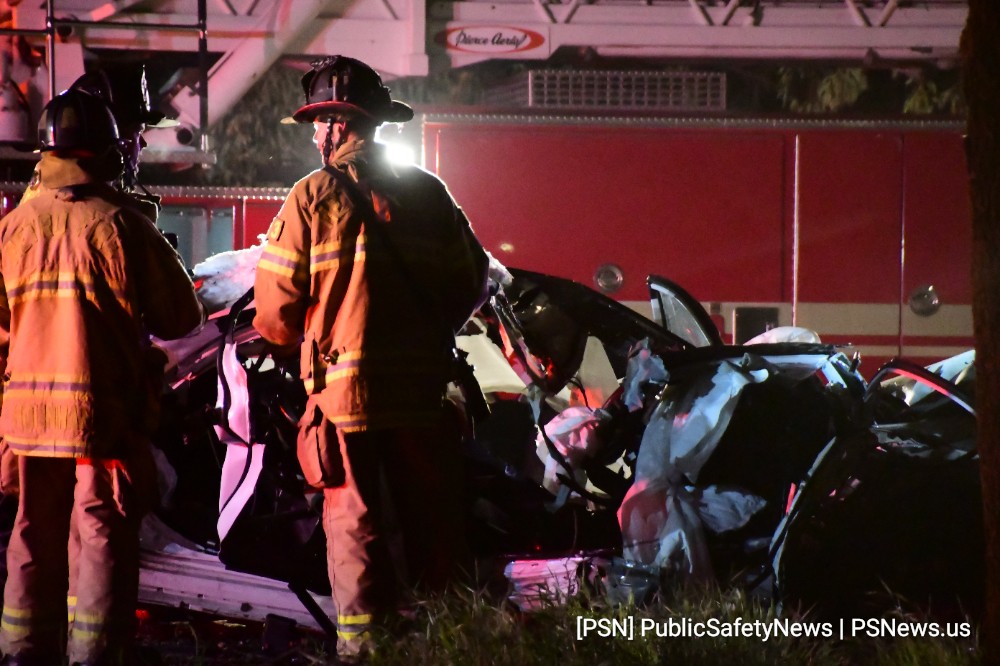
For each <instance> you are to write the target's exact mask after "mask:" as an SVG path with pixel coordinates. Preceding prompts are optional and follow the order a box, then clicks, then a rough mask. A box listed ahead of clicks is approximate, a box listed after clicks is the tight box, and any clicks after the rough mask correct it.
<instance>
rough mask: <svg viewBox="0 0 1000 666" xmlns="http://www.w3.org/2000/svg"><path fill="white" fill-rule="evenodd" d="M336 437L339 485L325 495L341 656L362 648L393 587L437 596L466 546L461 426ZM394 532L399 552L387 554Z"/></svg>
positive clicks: (394, 598) (395, 598) (389, 604)
mask: <svg viewBox="0 0 1000 666" xmlns="http://www.w3.org/2000/svg"><path fill="white" fill-rule="evenodd" d="M337 440H338V441H339V444H340V451H341V455H342V456H343V463H344V472H345V481H344V484H343V485H342V486H340V487H337V488H327V489H325V490H324V491H323V493H324V504H323V528H324V530H325V532H326V543H327V564H328V567H329V573H330V584H331V586H332V587H333V600H334V603H335V605H336V607H337V629H338V641H337V643H338V645H337V649H338V653H339V654H340V655H341V656H348V655H355V654H358V653H360V652H364V651H365V650H367V649H368V645H369V641H370V633H369V629H370V628H371V626H372V625H373V624H378V623H379V622H380V621H381V620H384V619H385V618H386V617H387V616H388V615H390V614H391V613H392V612H393V611H394V610H396V607H397V604H398V603H399V590H400V587H401V585H400V583H402V587H405V588H420V589H423V590H426V591H431V592H433V591H440V590H443V589H444V588H445V587H446V586H447V584H448V582H449V581H451V580H452V579H453V578H454V576H455V574H456V573H457V570H458V568H459V567H460V566H462V565H464V564H465V562H464V561H463V560H465V557H466V550H467V547H466V544H465V535H464V507H463V505H462V501H461V500H462V490H461V488H462V483H463V482H462V478H463V477H462V474H461V468H462V462H461V451H460V434H459V429H458V427H456V426H455V425H453V424H451V423H445V422H444V421H443V422H442V423H441V424H440V425H436V426H427V427H412V428H392V429H385V430H374V431H366V432H356V433H344V432H339V431H338V432H337ZM391 522H394V523H395V529H394V527H393V525H391ZM397 530H398V532H397ZM397 535H398V536H399V537H400V538H401V540H402V544H401V546H402V547H401V548H391V547H390V542H393V543H396V539H395V537H396V536H397ZM400 550H401V551H402V555H403V557H402V558H400V557H396V558H394V557H393V554H392V551H396V553H397V554H398V553H399V551H400ZM394 559H395V562H394ZM400 559H401V560H402V561H400ZM397 575H398V576H399V578H400V579H401V580H399V579H398V578H397Z"/></svg>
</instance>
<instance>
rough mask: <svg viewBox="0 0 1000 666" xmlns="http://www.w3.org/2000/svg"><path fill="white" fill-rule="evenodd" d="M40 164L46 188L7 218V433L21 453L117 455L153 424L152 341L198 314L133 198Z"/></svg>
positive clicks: (0, 236)
mask: <svg viewBox="0 0 1000 666" xmlns="http://www.w3.org/2000/svg"><path fill="white" fill-rule="evenodd" d="M43 159H44V161H45V166H46V168H45V169H42V170H40V172H41V174H42V182H41V185H42V186H41V187H40V188H37V191H36V192H35V193H34V194H33V196H32V197H31V198H30V200H28V201H25V202H23V203H22V204H21V205H20V206H18V207H17V208H16V209H15V210H14V211H12V212H11V213H10V214H9V215H7V216H6V217H5V218H3V220H0V368H3V369H4V370H5V374H4V385H3V396H2V398H3V402H2V408H0V433H2V434H3V437H4V440H5V442H6V444H7V445H8V446H9V447H10V448H11V450H12V451H14V452H15V453H18V454H21V455H29V456H46V457H77V458H79V457H95V458H102V457H119V456H121V455H123V454H125V453H127V452H125V451H117V450H112V449H113V448H115V447H117V446H120V445H121V442H122V441H123V440H127V435H128V434H129V433H140V432H142V430H143V429H144V428H145V427H146V426H147V425H148V424H147V423H146V407H147V404H148V400H149V395H150V393H149V390H150V387H149V386H148V385H147V377H148V375H147V372H146V370H145V368H144V357H145V352H146V349H147V347H148V335H149V334H154V335H156V336H158V337H160V338H163V339H173V338H178V337H181V336H183V335H184V334H186V333H188V332H189V331H191V330H192V329H194V328H195V327H197V326H198V325H199V323H200V322H201V321H202V308H201V305H200V304H199V302H198V299H197V297H196V296H195V292H194V288H193V285H192V284H191V280H190V279H189V277H188V275H187V273H186V272H185V270H184V268H183V266H182V264H181V261H180V257H179V256H178V255H177V253H176V252H175V251H174V249H173V248H172V247H170V244H169V243H168V242H167V241H166V239H164V238H163V236H162V234H160V232H159V231H158V230H157V229H156V227H155V226H154V225H153V223H152V222H150V220H149V219H147V218H146V217H145V216H143V215H141V214H140V213H139V212H138V211H137V210H136V209H135V207H134V206H133V205H130V204H129V200H128V199H127V197H125V196H124V195H121V194H120V193H118V192H116V191H115V190H113V189H112V188H111V187H109V186H107V185H106V184H104V183H100V182H93V179H92V177H91V176H90V175H89V174H88V173H87V172H86V171H84V170H83V169H82V168H81V167H80V165H79V164H78V163H77V162H76V161H75V160H73V159H61V158H57V157H55V156H53V155H46V156H45V157H44V158H43Z"/></svg>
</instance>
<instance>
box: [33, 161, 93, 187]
mask: <svg viewBox="0 0 1000 666" xmlns="http://www.w3.org/2000/svg"><path fill="white" fill-rule="evenodd" d="M36 168H37V170H38V176H39V182H40V183H41V184H42V187H46V188H50V189H54V190H57V189H62V188H64V187H73V186H74V185H86V184H89V183H93V182H96V179H95V178H94V176H92V175H91V174H90V173H88V172H87V171H86V170H85V169H84V168H83V167H81V166H80V161H79V159H78V158H75V157H56V156H55V155H53V154H52V153H43V154H42V159H41V161H40V162H39V163H38V166H37V167H36Z"/></svg>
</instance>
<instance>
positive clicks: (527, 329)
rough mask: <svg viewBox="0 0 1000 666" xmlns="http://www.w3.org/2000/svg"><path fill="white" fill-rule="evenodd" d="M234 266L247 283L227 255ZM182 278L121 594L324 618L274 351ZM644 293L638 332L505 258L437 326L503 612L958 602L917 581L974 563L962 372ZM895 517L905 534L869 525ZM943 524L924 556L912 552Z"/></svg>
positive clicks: (215, 291)
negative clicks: (697, 593) (457, 368)
mask: <svg viewBox="0 0 1000 666" xmlns="http://www.w3.org/2000/svg"><path fill="white" fill-rule="evenodd" d="M233 255H234V259H235V261H236V262H237V263H242V265H243V267H244V269H247V270H252V266H253V264H254V263H255V262H254V261H253V255H252V254H248V252H247V251H239V252H237V253H233ZM195 272H196V274H197V273H198V268H197V267H196V269H195ZM244 272H246V270H245V271H244ZM201 280H202V282H203V285H202V289H203V295H204V294H205V293H208V292H211V293H212V297H213V299H214V302H215V303H216V307H217V308H218V309H219V311H218V312H217V313H216V314H215V315H214V316H213V317H212V318H211V319H210V321H209V323H208V325H207V326H206V327H205V328H204V329H203V330H202V331H200V332H199V333H197V334H195V335H192V336H190V337H188V338H186V339H183V340H180V341H176V342H170V343H163V345H162V348H163V350H164V352H165V354H166V355H167V358H168V363H167V369H166V379H167V383H168V388H167V390H166V392H165V394H164V397H163V404H162V419H161V427H160V430H159V431H158V433H157V435H156V438H155V455H156V458H157V464H158V469H159V472H160V474H159V483H160V488H159V490H160V497H161V503H160V507H159V508H158V509H157V510H156V512H155V513H154V514H153V515H151V516H150V517H149V518H148V519H147V520H146V521H145V522H144V525H143V534H142V539H143V555H142V571H141V574H140V586H141V590H140V596H141V599H142V600H143V601H146V602H153V603H161V604H168V605H184V606H188V607H191V608H194V609H199V610H206V611H209V612H214V613H218V614H222V615H227V616H233V617H245V618H253V619H263V618H264V616H265V615H267V614H271V613H274V614H279V615H284V616H286V617H291V618H294V619H297V620H300V621H302V622H304V623H307V624H312V625H315V626H318V627H320V628H323V629H327V630H329V629H330V626H329V620H328V617H329V616H330V615H331V614H333V612H334V609H332V607H331V604H332V602H331V601H330V599H329V596H328V595H329V582H328V580H327V578H326V560H325V542H324V534H323V530H322V527H321V524H320V516H321V510H322V508H321V507H322V496H321V493H318V492H317V491H314V490H312V489H310V488H309V487H308V486H306V484H305V483H304V482H303V478H302V474H301V471H300V469H299V467H298V462H297V460H296V456H295V441H296V430H297V422H298V420H299V416H300V415H301V413H302V410H303V408H304V404H305V393H304V389H303V386H302V382H301V380H300V379H299V369H298V361H297V359H293V360H288V359H277V358H273V357H272V356H271V355H270V354H269V350H268V347H267V346H266V345H265V344H264V343H263V342H262V341H261V339H260V337H259V336H258V335H257V333H256V331H254V329H253V327H252V326H251V321H252V318H253V307H252V293H251V292H247V293H245V294H244V290H245V289H246V286H247V284H250V283H252V275H251V277H250V279H249V280H248V279H246V278H245V277H244V279H243V280H239V279H235V280H234V279H231V278H227V276H226V275H225V274H224V273H220V274H210V275H202V276H201ZM649 287H650V297H651V303H652V306H653V313H654V317H653V320H650V319H647V318H645V317H643V316H641V315H639V314H637V313H636V312H634V311H632V310H630V309H629V308H627V307H626V306H624V305H622V304H620V303H618V302H616V301H614V300H612V299H610V298H607V297H605V296H603V295H601V294H598V293H597V292H595V291H593V290H592V289H589V288H587V287H585V286H583V285H580V284H577V283H574V282H571V281H569V280H565V279H561V278H557V277H553V276H548V275H542V274H539V273H533V272H530V271H523V270H516V269H511V270H510V276H509V279H507V280H505V282H504V284H503V286H502V289H498V290H497V291H496V293H495V295H494V296H493V297H492V298H491V299H490V301H489V303H488V304H487V305H486V306H484V307H483V308H482V310H481V311H480V312H479V313H478V314H477V316H476V317H474V318H473V319H472V320H471V321H470V322H469V323H468V324H467V325H466V327H465V329H464V330H463V331H462V332H461V334H460V335H459V336H458V338H457V343H458V346H459V347H460V349H462V350H463V351H464V352H465V353H466V354H467V356H468V360H469V362H470V364H471V365H472V366H473V367H474V370H475V377H476V380H477V381H478V384H479V388H480V390H481V391H482V393H483V395H484V396H485V398H486V400H487V402H488V404H489V407H490V415H489V417H488V418H485V419H480V420H477V421H476V422H475V423H474V424H473V427H472V428H471V429H470V433H469V437H468V438H467V445H466V451H465V459H464V463H465V475H464V478H463V479H456V481H455V482H456V483H463V484H465V486H466V489H467V493H466V494H467V497H468V506H467V507H466V513H467V516H468V537H469V540H470V545H471V546H472V549H473V551H474V553H475V554H476V556H477V558H478V561H479V564H480V570H481V571H484V572H487V573H496V574H498V575H499V573H500V572H501V571H505V573H506V575H507V577H508V578H509V580H510V585H511V588H512V589H513V594H512V599H514V600H515V601H517V602H518V603H520V604H521V605H522V607H525V608H529V607H531V605H532V599H533V598H535V599H537V596H538V592H539V589H540V588H544V589H545V590H547V591H549V592H551V591H552V590H553V589H557V590H558V589H564V590H566V591H572V589H573V588H574V585H576V580H577V577H578V574H579V573H580V571H581V568H583V567H591V568H592V569H597V570H598V575H599V577H600V578H602V579H603V580H604V581H605V587H606V588H607V589H608V590H609V592H613V593H617V594H619V595H620V596H621V597H623V598H627V597H633V598H638V597H643V596H645V595H647V594H650V593H651V592H652V591H653V590H654V589H655V588H656V587H657V586H660V585H665V584H672V583H677V582H682V581H703V582H705V581H708V582H718V583H719V584H722V585H740V586H743V587H745V588H746V589H748V590H752V591H753V592H754V593H755V594H757V595H759V596H763V597H765V598H770V599H774V600H775V601H777V602H779V603H783V604H788V605H791V604H806V605H809V606H819V605H822V604H825V605H826V608H827V610H829V611H830V612H831V613H838V612H846V610H845V609H847V608H848V606H850V605H851V604H853V602H855V601H857V599H859V598H867V597H865V594H866V593H867V592H868V591H869V590H870V588H872V586H873V585H877V584H879V583H881V582H883V581H887V584H889V585H894V584H898V585H899V586H900V587H899V591H900V593H906V594H909V595H910V597H909V598H911V599H914V600H917V599H919V598H921V597H926V596H927V595H932V596H934V598H935V599H941V600H942V602H943V600H944V599H945V598H946V597H947V599H948V600H949V602H954V600H956V599H958V600H959V603H974V601H967V600H974V597H975V594H976V593H978V594H981V589H982V576H981V568H976V566H975V565H974V564H970V566H967V567H965V568H964V569H963V576H962V577H956V576H953V575H952V576H941V575H940V574H941V573H942V572H943V571H944V569H945V568H946V567H948V566H955V565H958V564H960V563H962V562H971V560H972V559H975V557H976V553H977V552H980V551H976V550H975V547H976V543H977V542H976V541H975V539H976V538H979V539H981V527H978V523H976V520H978V517H977V516H978V515H979V514H976V513H975V512H976V511H978V503H977V498H978V478H973V471H975V470H977V469H978V457H977V456H976V452H975V445H974V436H973V435H972V433H974V427H975V423H974V416H973V415H972V414H971V407H969V408H968V409H966V408H965V407H968V406H969V405H971V397H970V395H971V392H972V389H971V386H972V382H973V380H974V377H973V376H972V373H971V371H970V370H969V367H971V361H969V362H966V364H965V366H964V368H965V369H964V371H955V370H954V368H955V367H957V366H958V365H961V363H959V362H955V363H952V364H951V365H949V366H948V368H951V369H942V368H932V369H930V370H924V369H920V368H916V369H914V368H911V367H910V366H907V365H906V364H905V363H902V362H900V363H899V364H897V365H896V366H895V367H896V368H903V370H901V371H898V372H892V371H890V370H886V373H888V374H887V375H883V376H879V377H878V378H876V380H874V381H873V382H871V383H867V382H865V380H864V379H863V378H862V377H861V375H860V374H858V372H857V361H856V359H853V358H850V357H849V356H848V355H846V354H845V353H844V351H843V350H840V349H837V348H836V347H833V346H831V345H825V344H822V343H821V342H820V341H819V340H818V339H817V338H816V336H815V335H814V334H812V333H811V332H809V331H806V330H803V329H793V328H786V329H782V330H774V331H768V332H767V333H766V334H764V335H762V336H760V337H759V338H758V339H755V340H751V341H750V342H748V343H747V344H744V345H725V344H723V342H722V340H721V338H720V336H719V333H718V331H717V330H716V328H715V326H714V324H713V323H712V321H711V318H710V317H709V316H708V314H707V313H706V312H705V310H704V309H703V308H702V307H701V305H700V304H699V303H698V302H697V301H696V300H695V299H694V298H692V297H691V296H690V295H689V294H687V292H685V291H684V290H683V289H682V288H681V287H680V286H678V285H676V284H673V283H671V282H670V281H669V280H666V279H664V278H660V277H651V278H650V279H649ZM220 292H221V293H220ZM900 377H902V379H900ZM948 377H952V379H954V381H952V380H950V379H948ZM907 382H910V383H907ZM953 384H954V385H953ZM452 398H453V399H454V400H455V402H456V403H457V404H459V405H461V404H462V403H463V402H464V396H463V395H462V394H461V392H459V391H457V390H456V391H453V392H452ZM956 399H957V401H956ZM963 405H964V406H965V407H963ZM931 481H933V482H931ZM906 498H910V499H906ZM900 508H905V509H906V511H905V512H904V511H899V510H897V509H900ZM958 516H961V520H960V521H959V520H956V517H958ZM903 520H906V521H908V523H907V524H908V525H909V526H910V529H909V531H908V532H907V533H906V534H903V533H902V532H901V531H896V532H893V531H891V530H887V529H886V525H888V524H892V523H894V522H896V523H898V522H900V521H903ZM945 524H947V525H945ZM942 526H945V527H946V529H947V530H949V531H947V535H951V536H946V538H945V540H943V542H941V543H937V542H936V543H937V545H938V547H935V548H927V547H926V546H927V545H928V544H927V543H924V544H921V543H920V542H919V535H920V534H924V536H925V537H926V535H927V534H928V533H929V532H931V531H932V530H936V529H938V528H939V527H942ZM959 531H965V532H967V534H966V535H965V536H966V537H967V538H965V539H964V540H959V539H958V537H959V536H960V535H959V534H958V532H959ZM934 533H935V534H937V533H941V534H944V532H934ZM977 535H978V537H977ZM926 538H928V539H929V538H930V537H926ZM854 539H868V540H869V541H868V542H862V543H866V544H867V545H863V546H860V547H855V546H853V545H852V544H853V543H854ZM949 539H950V541H949ZM921 545H922V546H923V547H918V546H921ZM952 546H957V547H954V548H953V547H952ZM901 567H905V574H901V575H900V576H898V577H896V578H893V576H892V573H893V572H900V571H901V570H902V569H901ZM831 571H835V572H838V574H837V575H838V576H839V578H837V581H838V582H837V589H836V590H835V591H834V592H833V595H831V590H830V588H831V586H830V585H828V581H829V580H831V579H830V578H829V574H830V572H831ZM556 578H557V579H558V580H555V579H556ZM959 578H961V579H959ZM904 583H907V584H906V585H904ZM976 584H978V585H979V587H978V588H975V585H976ZM837 595H839V596H837Z"/></svg>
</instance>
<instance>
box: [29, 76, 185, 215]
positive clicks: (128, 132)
mask: <svg viewBox="0 0 1000 666" xmlns="http://www.w3.org/2000/svg"><path fill="white" fill-rule="evenodd" d="M69 89H70V90H79V91H81V92H85V93H89V94H91V95H93V96H95V97H97V98H99V99H101V100H103V101H104V103H105V104H106V105H107V106H108V108H109V109H111V114H112V115H113V116H114V119H115V126H116V127H117V129H118V150H119V152H120V153H121V154H122V160H123V163H124V168H123V169H122V171H121V174H120V175H119V176H118V177H116V178H115V182H113V183H111V184H112V185H113V186H114V187H115V189H117V190H119V191H120V192H122V193H123V194H125V195H127V196H128V197H129V198H130V199H132V202H131V205H133V206H135V207H136V208H138V209H139V212H141V213H142V214H143V215H145V216H146V217H148V218H149V219H151V220H153V221H154V222H155V221H156V218H157V215H158V213H159V204H160V199H159V197H157V196H155V195H153V194H150V193H149V192H147V191H146V190H145V188H143V187H142V185H141V184H140V183H139V155H140V154H141V153H142V149H143V148H145V147H146V140H145V139H143V138H142V134H143V132H145V131H146V130H147V129H161V128H165V127H175V126H176V125H177V121H176V120H171V119H169V118H167V117H166V116H165V115H164V114H163V113H162V112H160V111H157V110H156V109H153V108H152V107H151V106H150V101H149V87H148V84H147V82H146V69H145V67H144V66H143V65H141V64H122V65H107V66H105V67H103V68H101V69H95V70H92V71H90V72H88V73H86V74H84V75H83V76H81V77H80V78H78V79H77V80H76V81H74V82H73V84H72V85H71V86H70V87H69ZM46 157H47V156H46V155H45V154H43V155H42V160H41V161H40V162H39V163H38V166H37V167H36V168H35V173H34V175H33V177H32V179H31V183H30V184H29V185H28V188H27V190H26V191H25V193H24V197H22V199H21V200H22V201H26V200H29V199H31V198H32V197H34V196H35V195H36V194H37V193H38V190H39V188H40V187H41V180H42V174H43V173H44V172H45V170H46V169H47V168H50V167H49V165H50V161H49V160H47V159H46Z"/></svg>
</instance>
